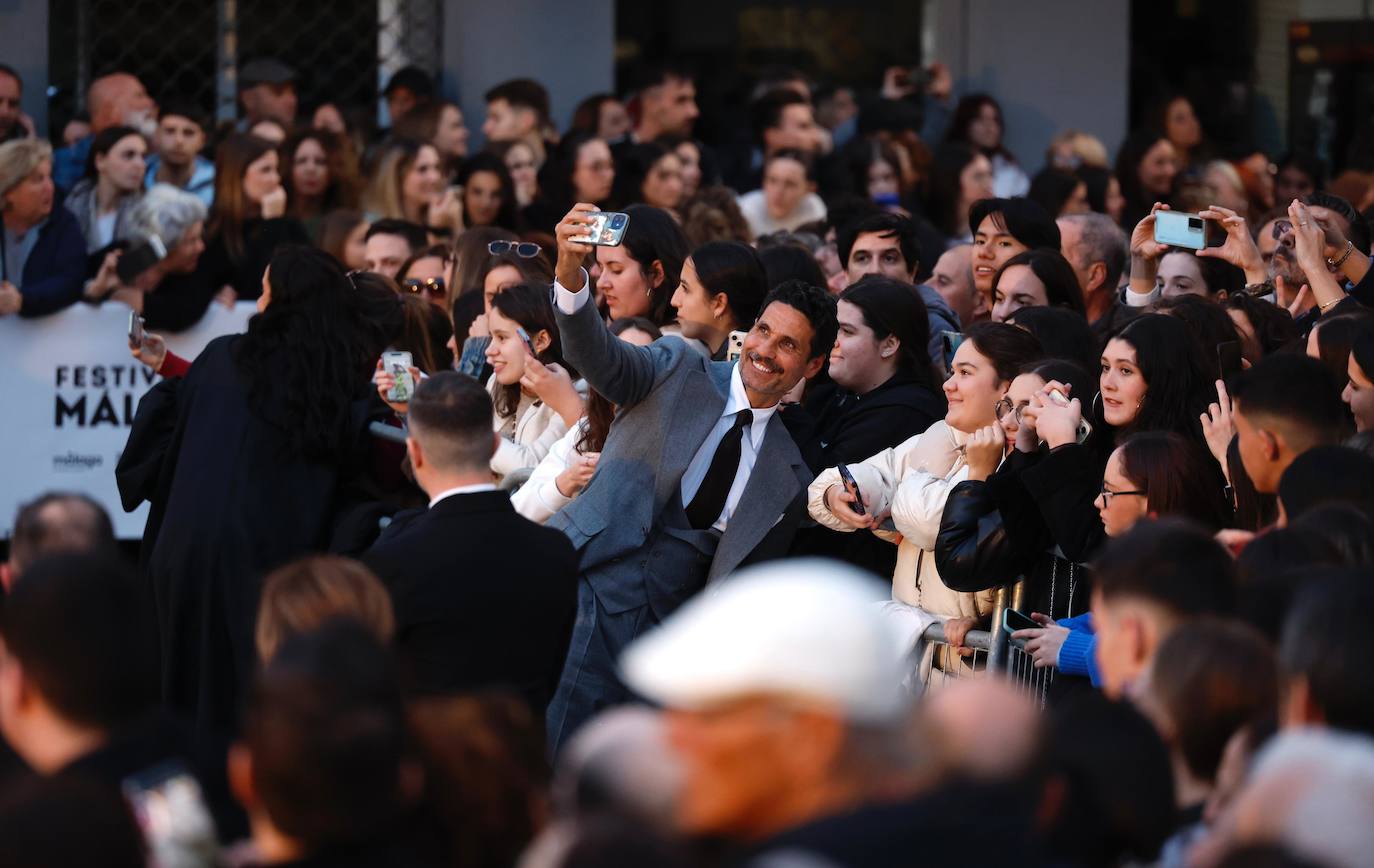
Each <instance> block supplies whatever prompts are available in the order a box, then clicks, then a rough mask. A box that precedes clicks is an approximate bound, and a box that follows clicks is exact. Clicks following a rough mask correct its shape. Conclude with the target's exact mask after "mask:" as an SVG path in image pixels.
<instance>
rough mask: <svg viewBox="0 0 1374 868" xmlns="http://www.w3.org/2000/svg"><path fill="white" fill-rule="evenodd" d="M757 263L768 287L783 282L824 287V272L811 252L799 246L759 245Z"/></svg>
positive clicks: (788, 244) (784, 244)
mask: <svg viewBox="0 0 1374 868" xmlns="http://www.w3.org/2000/svg"><path fill="white" fill-rule="evenodd" d="M758 251H759V262H760V263H761V264H762V265H763V273H764V276H765V277H766V278H767V281H768V287H769V288H771V287H774V286H777V285H778V284H780V283H782V282H783V281H785V280H800V281H802V282H804V283H809V284H811V285H812V286H825V272H824V271H822V270H821V266H820V263H819V262H817V261H816V257H815V256H813V255H812V254H811V251H810V250H808V249H806V248H805V247H803V246H802V245H801V244H793V243H790V242H788V243H783V244H771V245H768V246H766V247H765V246H762V245H760V246H759V248H758Z"/></svg>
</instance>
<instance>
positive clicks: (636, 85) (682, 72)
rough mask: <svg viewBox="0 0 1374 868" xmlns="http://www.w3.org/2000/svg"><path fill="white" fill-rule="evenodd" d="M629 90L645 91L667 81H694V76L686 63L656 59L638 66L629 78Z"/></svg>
mask: <svg viewBox="0 0 1374 868" xmlns="http://www.w3.org/2000/svg"><path fill="white" fill-rule="evenodd" d="M630 79H631V82H630V89H631V90H637V91H645V90H648V89H649V88H651V87H658V86H659V85H662V84H667V83H668V82H669V81H672V80H674V79H677V80H678V81H694V80H695V79H696V74H695V72H694V71H693V70H692V68H691V67H690V66H688V65H687V63H686V62H684V61H681V60H675V59H658V60H654V61H650V62H647V63H644V64H642V65H640V66H639V67H638V68H637V69H636V70H634V72H633V74H632V75H631V76H630Z"/></svg>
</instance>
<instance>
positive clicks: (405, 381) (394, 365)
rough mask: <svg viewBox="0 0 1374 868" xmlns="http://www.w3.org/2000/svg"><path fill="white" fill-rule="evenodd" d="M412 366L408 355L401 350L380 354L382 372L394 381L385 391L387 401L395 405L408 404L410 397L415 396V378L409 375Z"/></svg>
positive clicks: (412, 363) (412, 362)
mask: <svg viewBox="0 0 1374 868" xmlns="http://www.w3.org/2000/svg"><path fill="white" fill-rule="evenodd" d="M414 365H415V363H414V361H413V360H412V358H411V355H410V353H408V352H405V351H403V350H387V351H386V352H384V353H382V370H384V371H386V373H388V374H390V375H391V376H392V377H393V378H394V379H395V383H394V384H393V385H392V387H391V388H390V389H387V391H386V396H385V397H386V400H387V401H390V402H392V403H395V404H406V403H409V402H410V396H411V395H413V394H415V378H414V377H413V376H412V375H411V373H410V369H411V368H412V367H414Z"/></svg>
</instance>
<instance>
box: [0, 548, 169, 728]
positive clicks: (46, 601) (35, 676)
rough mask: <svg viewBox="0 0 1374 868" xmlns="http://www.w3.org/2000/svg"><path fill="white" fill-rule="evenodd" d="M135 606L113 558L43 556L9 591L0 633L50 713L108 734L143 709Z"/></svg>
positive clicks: (129, 583) (139, 613) (135, 594)
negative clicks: (50, 707) (47, 705)
mask: <svg viewBox="0 0 1374 868" xmlns="http://www.w3.org/2000/svg"><path fill="white" fill-rule="evenodd" d="M141 599H142V593H141V591H140V590H139V587H138V584H137V582H136V581H135V580H134V577H133V576H132V575H131V574H130V573H129V572H128V571H126V570H125V568H124V567H123V566H122V565H121V564H120V563H119V561H118V560H116V559H115V558H113V557H109V556H105V557H100V556H96V555H91V554H71V553H63V554H54V555H47V556H45V557H42V558H39V559H38V560H37V561H35V562H34V563H33V564H31V565H30V566H29V567H28V569H26V570H25V571H24V574H23V575H22V576H20V577H19V579H18V581H16V582H15V583H14V587H13V588H11V589H10V593H9V596H8V598H7V599H6V600H5V606H4V611H3V615H0V633H3V635H4V640H5V647H6V649H7V651H8V653H9V654H10V655H11V656H13V657H14V658H15V659H17V660H18V661H19V662H20V664H21V665H22V666H23V667H24V674H25V677H26V678H27V679H28V680H29V681H30V682H31V683H33V684H34V685H35V686H36V687H37V689H38V691H39V692H40V693H41V694H42V695H43V698H44V699H45V700H46V701H47V702H48V704H49V705H51V706H52V708H53V709H54V711H56V712H57V713H58V714H60V715H61V716H62V717H63V718H65V719H67V720H68V721H70V722H72V723H75V724H78V725H81V726H86V727H94V728H97V729H101V730H104V731H107V732H108V731H110V730H112V729H114V728H116V727H118V726H120V725H121V724H124V723H127V722H128V721H130V720H132V719H133V718H135V717H136V716H137V715H139V714H140V713H142V712H143V711H144V710H145V709H146V708H147V707H148V703H147V701H146V700H147V699H149V698H150V697H147V696H146V691H145V690H144V689H143V676H142V666H143V662H144V661H143V660H141V659H140V653H141V652H140V650H139V649H140V648H141V647H142V645H141V642H142V639H141V637H142V636H144V635H146V632H145V628H144V625H142V623H141V622H142V619H143V607H142V606H141V605H140V603H139V601H140V600H141Z"/></svg>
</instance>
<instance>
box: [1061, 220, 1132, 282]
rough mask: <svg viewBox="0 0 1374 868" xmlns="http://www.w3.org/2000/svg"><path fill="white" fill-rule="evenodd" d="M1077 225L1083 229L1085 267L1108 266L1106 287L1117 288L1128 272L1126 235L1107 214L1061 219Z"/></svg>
mask: <svg viewBox="0 0 1374 868" xmlns="http://www.w3.org/2000/svg"><path fill="white" fill-rule="evenodd" d="M1059 219H1060V220H1067V221H1069V222H1072V223H1077V224H1078V225H1079V226H1080V227H1082V229H1083V240H1082V242H1081V243H1082V245H1083V252H1084V253H1085V254H1086V255H1087V262H1085V263H1083V264H1084V265H1092V264H1093V263H1094V262H1101V263H1102V264H1103V265H1105V266H1107V279H1106V281H1105V282H1104V283H1103V284H1102V285H1103V286H1104V287H1109V288H1115V287H1116V286H1117V285H1118V284H1120V283H1121V274H1122V272H1124V271H1125V270H1126V254H1127V252H1128V250H1127V243H1126V233H1125V232H1123V231H1122V230H1121V227H1120V226H1117V225H1116V224H1115V223H1113V222H1112V218H1110V217H1108V216H1107V215H1106V214H1095V213H1094V214H1066V215H1065V216H1063V217H1060V218H1059Z"/></svg>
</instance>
